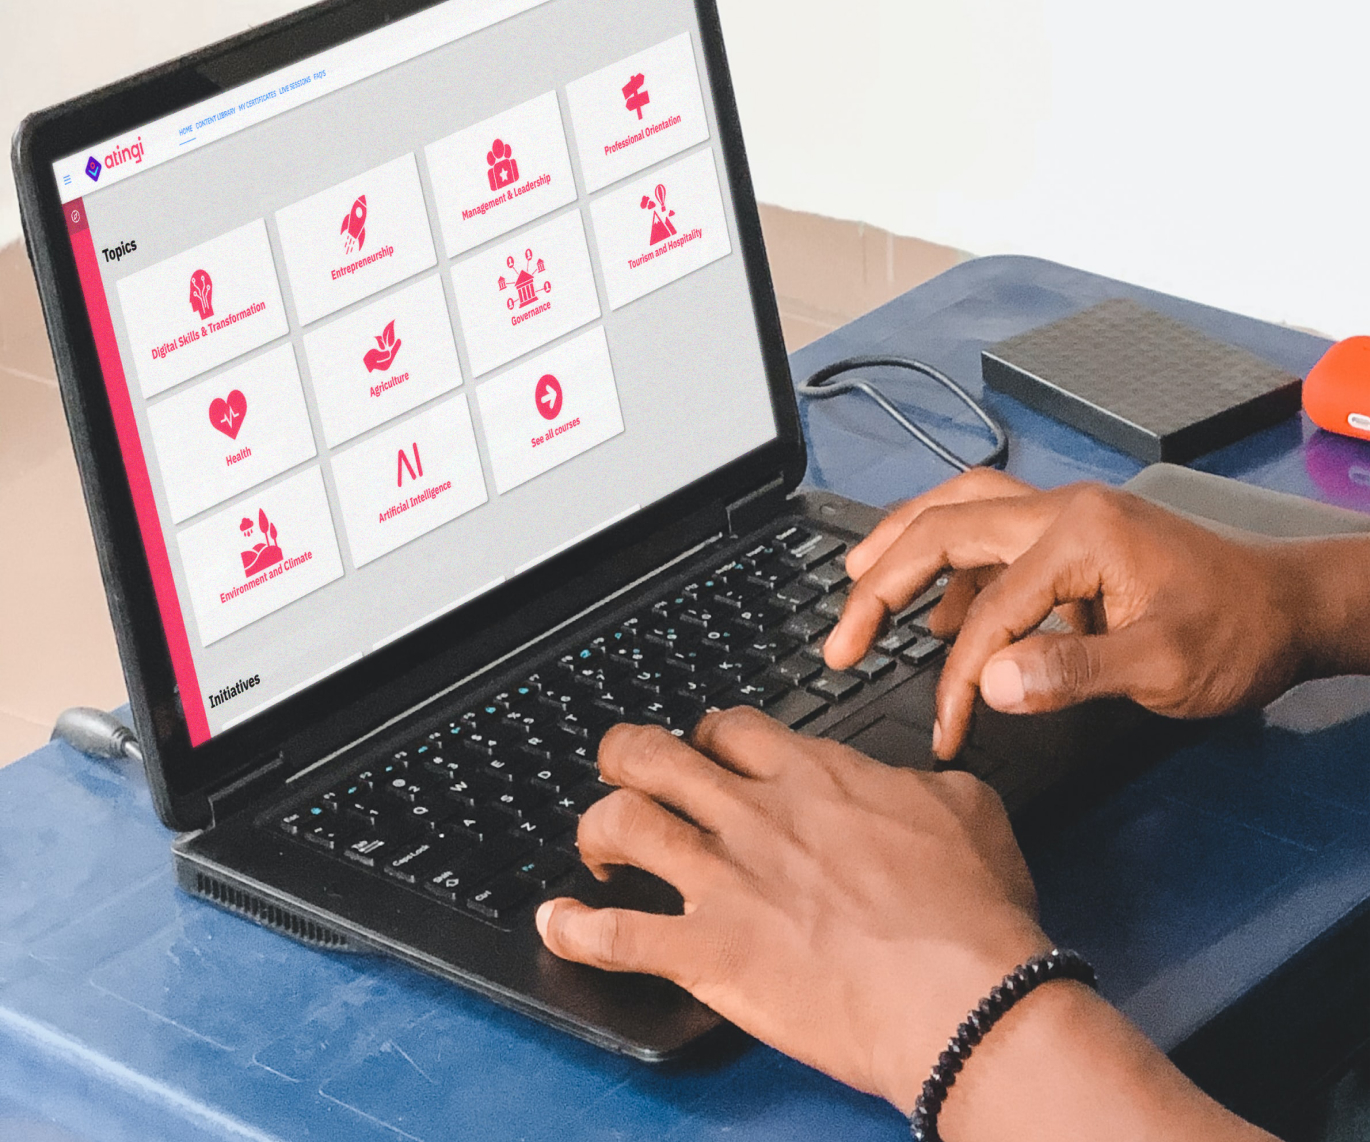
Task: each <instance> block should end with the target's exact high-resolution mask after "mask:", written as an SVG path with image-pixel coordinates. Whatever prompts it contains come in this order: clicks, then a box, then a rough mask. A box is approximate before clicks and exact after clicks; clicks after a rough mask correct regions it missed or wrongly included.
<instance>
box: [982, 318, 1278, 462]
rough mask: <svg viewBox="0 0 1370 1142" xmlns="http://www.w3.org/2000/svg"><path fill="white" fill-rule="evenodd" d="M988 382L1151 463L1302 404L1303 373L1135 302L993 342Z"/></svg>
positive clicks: (1218, 442) (1273, 419)
mask: <svg viewBox="0 0 1370 1142" xmlns="http://www.w3.org/2000/svg"><path fill="white" fill-rule="evenodd" d="M981 368H982V370H983V373H984V379H985V384H986V385H988V386H989V387H990V388H993V389H997V390H998V391H999V392H1002V393H1005V394H1007V395H1008V396H1011V397H1014V398H1015V399H1017V400H1020V401H1022V402H1023V403H1024V404H1026V405H1028V406H1029V407H1031V408H1034V409H1036V410H1037V411H1038V412H1043V413H1046V414H1047V415H1048V416H1052V417H1055V418H1056V419H1057V420H1060V421H1063V422H1064V423H1066V424H1068V425H1070V426H1071V427H1072V428H1078V429H1079V430H1080V431H1081V432H1087V433H1089V434H1090V435H1091V436H1094V437H1096V438H1098V439H1099V440H1101V441H1103V442H1104V443H1105V444H1109V445H1112V446H1113V447H1114V448H1118V449H1121V450H1122V451H1124V452H1126V453H1128V454H1129V455H1131V456H1135V457H1136V458H1137V459H1138V460H1142V461H1145V462H1147V463H1157V462H1159V461H1163V460H1164V461H1169V462H1171V463H1178V464H1182V463H1184V462H1185V461H1187V460H1192V459H1194V458H1195V457H1196V456H1202V455H1203V454H1204V453H1206V452H1212V451H1213V450H1214V449H1215V448H1221V447H1223V446H1224V445H1226V444H1231V443H1232V442H1233V441H1236V440H1240V439H1241V438H1242V437H1244V436H1249V435H1250V434H1251V433H1253V432H1257V431H1259V430H1260V429H1263V428H1268V427H1270V426H1271V425H1272V424H1276V423H1278V422H1279V421H1281V420H1284V419H1285V418H1286V417H1289V416H1293V415H1294V414H1295V413H1297V412H1298V411H1299V407H1300V387H1301V384H1302V382H1301V381H1300V380H1299V378H1298V377H1296V376H1293V375H1292V374H1290V373H1286V372H1285V371H1284V370H1282V369H1279V368H1276V367H1275V366H1274V365H1271V364H1269V363H1268V362H1266V361H1262V360H1261V359H1260V358H1259V357H1257V356H1255V355H1254V354H1252V353H1248V352H1247V351H1246V350H1245V349H1237V348H1235V347H1233V346H1231V345H1225V344H1223V342H1221V341H1215V340H1214V339H1213V338H1211V337H1208V336H1205V335H1204V334H1202V333H1200V332H1198V331H1197V330H1195V329H1191V328H1190V327H1189V326H1187V325H1183V324H1181V323H1180V322H1178V321H1174V320H1172V319H1171V318H1169V317H1164V316H1162V315H1161V314H1159V313H1156V312H1154V311H1153V310H1150V309H1147V308H1146V307H1145V306H1142V305H1138V304H1137V303H1136V302H1134V301H1126V300H1121V299H1120V300H1114V301H1105V302H1101V303H1100V304H1099V305H1095V306H1091V307H1090V308H1089V309H1086V310H1084V311H1083V312H1081V313H1077V314H1075V315H1074V316H1072V317H1067V318H1064V319H1062V320H1060V321H1056V322H1053V323H1052V324H1051V325H1046V326H1043V327H1042V328H1040V329H1034V330H1032V331H1031V332H1028V333H1023V334H1021V335H1019V336H1017V337H1011V338H1009V340H1007V341H1002V342H1000V343H999V344H998V345H993V346H991V347H990V348H988V349H986V350H985V351H984V352H983V354H982V355H981Z"/></svg>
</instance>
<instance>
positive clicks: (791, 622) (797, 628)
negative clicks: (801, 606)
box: [780, 611, 833, 642]
mask: <svg viewBox="0 0 1370 1142" xmlns="http://www.w3.org/2000/svg"><path fill="white" fill-rule="evenodd" d="M832 627H833V622H832V620H831V619H829V618H826V617H824V616H823V615H818V614H814V612H812V611H806V612H803V613H801V614H797V615H791V616H790V617H789V618H788V619H786V620H785V622H784V623H783V624H781V627H780V630H781V632H782V633H784V634H788V635H791V636H792V637H794V638H797V639H798V640H799V641H800V642H813V640H814V639H816V638H817V637H818V636H819V635H821V634H827V632H828V631H830V630H832Z"/></svg>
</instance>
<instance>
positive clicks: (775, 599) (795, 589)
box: [771, 583, 822, 614]
mask: <svg viewBox="0 0 1370 1142" xmlns="http://www.w3.org/2000/svg"><path fill="white" fill-rule="evenodd" d="M821 596H822V592H820V591H818V590H816V589H815V588H813V587H806V586H805V585H804V584H803V583H791V584H789V586H786V587H781V588H780V589H779V590H777V591H776V592H775V593H774V594H773V595H772V596H771V602H772V603H773V604H774V605H775V606H777V607H780V608H782V609H783V610H786V611H789V612H790V613H791V614H793V613H794V612H795V611H802V610H803V609H804V608H805V607H807V606H808V605H809V604H810V603H812V602H813V601H814V600H815V599H818V598H821Z"/></svg>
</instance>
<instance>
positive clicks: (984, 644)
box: [933, 532, 1101, 759]
mask: <svg viewBox="0 0 1370 1142" xmlns="http://www.w3.org/2000/svg"><path fill="white" fill-rule="evenodd" d="M1100 590H1101V586H1100V580H1099V572H1098V570H1097V568H1095V567H1094V566H1093V561H1092V560H1091V559H1090V557H1089V555H1088V554H1087V552H1086V551H1085V549H1084V548H1082V547H1081V546H1080V545H1079V543H1078V542H1077V540H1076V538H1075V537H1074V536H1073V535H1072V534H1071V533H1069V532H1066V533H1064V534H1062V533H1056V534H1054V535H1051V536H1047V537H1045V538H1044V539H1043V540H1042V542H1041V543H1038V544H1037V545H1036V546H1034V547H1032V548H1031V549H1030V550H1029V551H1027V552H1026V553H1025V554H1023V556H1022V557H1021V558H1019V559H1018V560H1017V561H1015V562H1014V563H1012V564H1011V565H1010V566H1008V567H1006V568H1004V571H1003V573H1002V574H1001V575H1000V576H999V577H998V578H997V579H996V580H995V581H994V582H993V583H991V584H990V585H989V586H988V587H986V588H985V589H984V590H983V591H981V592H980V595H979V597H978V598H977V599H976V600H975V602H974V604H973V605H972V606H971V608H970V612H969V613H968V614H967V616H966V621H965V623H964V624H963V625H962V627H961V633H960V634H959V635H958V636H957V639H956V642H955V644H954V645H953V646H952V648H951V652H950V653H949V654H948V655H947V661H946V664H945V665H944V666H943V668H942V677H941V679H940V681H939V682H938V686H937V722H936V725H935V727H934V733H933V749H934V751H935V752H936V753H937V755H938V756H939V757H942V758H944V759H949V758H952V757H955V756H956V754H957V752H958V751H959V750H960V748H961V746H962V744H963V743H964V741H965V736H966V732H967V730H968V729H969V727H970V717H971V711H972V709H973V708H974V705H975V696H976V694H977V693H978V692H979V687H980V676H981V674H982V673H983V672H984V669H985V665H986V663H988V662H989V660H990V659H991V658H992V657H994V656H995V655H997V654H998V653H999V652H1000V651H1002V650H1004V649H1005V648H1006V647H1007V646H1009V645H1010V644H1011V643H1014V642H1017V641H1018V640H1019V639H1021V638H1023V637H1024V636H1025V635H1027V634H1030V633H1032V632H1033V631H1034V630H1036V628H1037V627H1038V626H1039V625H1040V624H1041V623H1042V621H1043V620H1044V619H1046V617H1047V616H1048V615H1049V614H1051V612H1052V610H1053V609H1054V608H1055V607H1056V606H1057V605H1058V604H1060V603H1070V602H1076V601H1079V600H1082V599H1092V598H1095V597H1096V596H1098V595H1099V593H1100Z"/></svg>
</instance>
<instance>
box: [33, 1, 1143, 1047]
mask: <svg viewBox="0 0 1370 1142" xmlns="http://www.w3.org/2000/svg"><path fill="white" fill-rule="evenodd" d="M14 165H15V170H16V173H17V181H18V186H19V191H20V195H21V201H22V213H23V220H24V227H25V238H26V241H27V243H28V249H29V255H30V258H31V260H32V261H33V264H34V267H35V271H36V275H37V278H38V282H39V286H40V290H41V294H42V300H43V305H44V313H45V316H46V320H47V324H48V330H49V334H50V337H51V340H52V345H53V350H54V354H55V357H56V362H57V368H58V374H59V377H60V381H61V389H62V396H63V400H64V402H65V407H66V412H67V416H68V420H69V423H70V428H71V433H72V437H73V440H74V442H75V447H76V453H77V458H78V461H79V466H80V471H81V477H82V481H83V487H84V492H85V496H86V500H87V504H88V508H89V513H90V517H91V522H92V526H93V528H94V531H95V535H96V538H97V546H98V550H99V556H100V565H101V570H102V574H103V577H104V582H105V585H106V589H107V592H108V595H109V601H110V608H111V613H112V615H113V619H114V626H115V632H116V635H117V638H118V644H119V649H120V654H121V657H122V661H123V664H124V669H125V674H126V678H127V682H128V690H129V696H130V700H131V704H132V710H133V718H134V722H135V725H136V729H137V732H138V735H139V738H140V741H141V743H142V748H143V752H144V755H145V759H146V767H147V773H148V778H149V782H150V785H151V788H152V791H153V795H154V798H155V801H156V806H157V811H158V813H159V814H160V816H161V818H162V820H163V821H164V822H165V823H166V824H167V825H168V826H169V827H170V828H172V829H173V830H175V831H176V832H177V834H178V836H177V838H176V840H175V842H174V845H173V859H174V864H175V868H176V875H177V878H178V882H179V884H180V886H181V887H182V888H183V889H184V890H185V891H187V892H189V893H191V894H193V895H195V896H197V897H200V898H203V899H205V900H209V901H212V902H213V903H215V904H217V905H219V906H220V907H222V908H225V909H228V910H231V911H232V912H235V913H237V914H239V915H241V916H243V917H245V918H248V919H250V920H253V921H255V922H257V923H259V924H263V925H266V926H268V927H270V928H273V929H275V930H277V931H279V932H282V933H285V934H287V935H289V936H291V937H293V938H295V939H297V940H301V941H304V942H305V943H308V944H311V945H314V946H316V947H318V948H321V949H327V950H330V951H333V952H349V951H350V952H360V953H381V954H385V955H389V956H393V957H397V958H399V959H401V960H403V961H405V962H407V963H410V964H412V965H414V966H416V967H418V968H420V969H422V970H424V971H427V972H430V973H434V974H436V975H438V976H441V977H445V978H446V979H448V980H451V981H453V982H455V983H457V984H460V985H462V986H465V987H468V988H471V989H474V990H475V991H477V992H479V993H481V994H483V995H485V996H487V997H489V998H491V999H492V1000H494V1001H495V1002H497V1003H501V1004H504V1005H507V1006H509V1007H512V1008H515V1009H517V1010H519V1011H521V1012H524V1013H526V1014H527V1015H529V1016H531V1017H533V1018H535V1019H539V1020H542V1021H543V1022H545V1023H548V1024H551V1025H554V1026H556V1027H559V1028H562V1029H564V1030H566V1031H568V1032H570V1033H572V1034H574V1035H578V1036H580V1037H582V1038H584V1039H586V1040H589V1041H591V1042H593V1043H596V1044H599V1045H601V1046H603V1047H605V1048H608V1049H610V1050H614V1051H618V1052H622V1053H626V1054H629V1055H632V1056H635V1057H637V1058H640V1059H644V1060H648V1061H661V1060H664V1059H669V1058H672V1057H674V1056H677V1055H679V1054H681V1053H682V1052H684V1051H686V1050H688V1049H690V1048H691V1047H693V1046H694V1045H696V1044H698V1043H700V1042H701V1041H702V1040H704V1039H705V1038H706V1037H707V1036H708V1035H709V1034H710V1033H711V1032H713V1031H714V1030H715V1029H716V1028H718V1027H719V1025H720V1020H719V1018H718V1017H717V1016H716V1015H715V1014H714V1013H713V1012H711V1011H709V1010H708V1009H707V1008H705V1007H703V1006H702V1005H700V1004H699V1003H697V1002H696V1001H695V1000H694V999H692V998H691V997H690V996H689V995H687V994H686V993H685V992H683V991H682V990H680V989H678V988H676V987H675V986H674V985H671V984H669V983H666V982H663V981H660V980H655V979H647V978H642V977H636V976H611V975H609V974H606V973H601V972H598V971H595V970H593V969H589V968H585V967H581V966H578V965H573V964H568V963H564V962H562V961H560V960H558V959H556V958H555V957H553V956H551V955H550V954H549V953H547V952H546V951H545V950H544V949H543V947H542V945H541V942H540V941H539V939H538V937H537V934H536V932H535V930H534V927H533V923H532V916H533V912H534V910H535V908H536V906H537V904H538V903H539V902H540V901H542V900H543V899H547V898H548V897H550V896H552V895H562V894H572V895H578V896H580V897H581V898H583V899H586V900H588V901H590V902H591V903H604V902H615V903H618V904H622V905H624V906H629V907H640V908H647V909H656V910H660V911H671V910H673V909H678V908H679V907H680V898H679V896H678V895H677V894H675V893H674V891H673V890H672V889H670V887H669V886H667V885H665V884H663V883H662V882H660V881H656V880H654V879H653V878H651V877H649V876H646V875H637V874H634V873H631V872H625V873H624V875H622V876H621V877H617V878H615V879H614V881H612V882H611V883H610V884H608V885H599V884H597V883H596V882H595V881H594V880H593V878H590V877H589V876H588V874H587V873H586V872H585V870H584V868H583V866H581V865H580V863H579V861H578V860H577V857H576V851H575V829H576V823H577V820H578V817H579V815H580V814H581V813H583V812H584V810H585V809H586V808H587V807H588V806H589V805H591V804H593V803H594V802H595V801H596V800H598V799H599V798H600V797H602V796H604V795H605V794H606V793H607V792H608V789H607V787H606V786H604V785H603V784H602V783H600V782H599V781H598V778H597V772H596V768H595V757H596V749H597V745H598V742H599V739H600V738H601V737H602V736H603V733H604V732H605V730H606V729H607V728H608V727H609V726H611V725H613V724H614V723H615V722H618V721H637V722H652V723H656V724H660V725H662V726H665V727H668V728H669V729H670V730H671V731H672V732H675V733H677V734H681V735H684V734H687V733H688V732H689V730H690V728H691V727H692V726H693V724H694V723H695V722H696V721H697V720H698V719H699V717H700V716H701V715H702V714H703V712H704V711H705V710H706V709H708V708H711V707H726V706H731V705H743V704H745V705H751V706H755V707H759V708H760V709H762V710H764V711H766V712H767V713H769V714H770V715H772V716H773V717H775V718H777V719H779V720H780V721H781V722H783V723H785V724H786V725H789V726H791V727H794V728H795V729H797V730H800V731H801V732H804V733H810V734H821V735H827V736H830V737H833V738H836V739H839V740H843V741H848V742H851V743H852V744H853V745H855V746H856V747H857V748H860V749H862V750H864V751H865V752H867V753H869V754H871V755H873V756H875V757H877V758H880V759H882V760H884V761H887V762H889V763H891V764H898V765H911V766H919V767H924V768H931V767H933V766H934V764H935V763H934V760H933V758H932V755H931V752H930V746H929V738H930V727H931V725H932V713H933V694H934V691H935V685H936V675H937V666H938V663H939V662H940V661H941V657H942V649H943V648H942V646H941V644H940V643H939V642H938V641H937V640H936V639H935V638H933V637H932V636H931V635H930V634H929V633H928V632H927V630H926V629H925V628H924V627H923V626H921V625H920V619H921V616H923V615H924V613H925V612H926V610H927V609H928V608H929V607H930V606H932V605H933V603H934V602H935V601H936V598H937V597H938V595H939V591H940V587H935V588H934V589H933V590H931V591H930V592H929V593H928V594H927V595H925V596H924V597H923V598H922V599H920V600H917V601H916V602H915V603H914V604H913V605H912V606H910V607H909V608H908V609H907V610H906V611H905V612H904V613H903V614H901V615H899V616H896V617H895V619H894V622H893V623H892V625H891V627H890V630H889V633H888V634H887V635H886V636H885V637H884V638H883V639H882V640H881V642H880V644H879V646H878V647H877V648H876V650H874V651H873V652H872V653H871V654H870V655H869V656H868V657H867V658H866V659H865V660H864V661H863V662H862V663H860V664H859V665H858V666H857V667H856V668H855V669H854V670H852V671H848V672H840V673H839V672H835V671H832V670H829V669H828V668H827V667H826V666H825V665H824V664H823V662H822V660H821V655H820V653H819V651H818V647H819V646H820V645H821V642H822V639H823V636H824V634H825V633H826V632H827V630H829V629H830V628H831V626H832V625H833V622H834V620H835V619H836V618H837V616H838V615H839V614H840V612H841V609H842V606H843V603H844V600H845V597H846V595H845V591H846V587H847V578H846V574H845V570H844V563H843V557H844V553H845V552H846V550H847V549H848V548H849V547H850V545H851V544H853V543H854V542H856V541H857V540H858V539H859V538H860V536H861V535H862V534H864V533H865V532H866V531H867V530H868V529H869V528H870V527H871V526H872V525H873V524H874V523H875V522H876V521H877V519H878V518H879V513H878V512H875V511H874V510H872V509H870V508H867V507H864V506H862V505H859V504H855V503H852V502H850V501H846V500H842V499H840V498H838V497H834V496H830V495H822V494H815V493H801V492H799V491H797V488H798V485H799V483H800V480H801V477H802V476H803V474H804V470H805V450H804V443H803V438H802V435H801V431H800V423H799V417H798V413H797V408H796V403H795V397H794V393H793V389H792V383H791V378H790V374H789V370H788V364H787V359H786V355H785V351H784V347H783V342H782V338H781V329H780V322H779V318H778V314H777V309H776V303H775V298H774V295H773V290H772V286H771V281H770V277H769V273H768V270H767V263H766V257H765V252H764V248H763V245H762V237H761V229H760V224H759V221H758V216H757V209H756V204H755V201H754V197H753V193H752V188H751V184H750V181H749V176H748V172H747V164H746V157H745V154H744V150H743V144H742V138H741V133H740V130H739V125H738V116H737V109H736V106H735V103H734V98H733V92H732V88H731V86H730V82H729V77H728V69H727V64H726V61H725V57H724V49H723V42H722V38H721V34H720V29H719V18H718V13H717V11H716V9H715V5H714V3H713V2H712V0H649V2H647V3H644V2H643V0H631V2H630V0H444V2H441V3H420V2H415V0H387V2H361V0H358V2H346V3H345V2H330V3H325V4H321V5H318V6H316V7H313V8H309V9H307V10H305V11H302V12H300V13H297V14H295V15H292V16H289V17H287V18H285V19H282V20H279V21H276V22H275V23H272V24H269V25H266V26H264V27H261V28H258V29H255V30H253V31H251V32H249V33H247V34H245V35H243V36H240V37H238V38H236V39H233V40H230V41H227V42H225V43H222V44H219V45H217V46H214V47H211V48H208V49H206V50H204V51H201V52H198V53H196V54H194V55H191V56H187V57H185V58H183V59H180V60H177V61H175V62H172V63H170V64H167V65H165V66H163V67H160V68H157V69H155V70H153V71H150V72H147V73H144V74H142V75H139V76H136V77H134V78H132V79H129V80H127V81H125V82H122V83H120V84H117V85H115V86H113V87H110V88H106V89H103V90H101V91H98V92H95V93H93V94H90V95H87V96H85V97H83V98H80V99H77V100H75V101H73V102H70V103H66V104H63V105H62V106H59V107H56V108H53V109H51V110H48V111H44V112H41V113H39V114H36V115H34V116H32V117H30V118H29V119H27V120H26V121H25V122H24V123H23V124H22V126H21V127H20V129H19V131H18V133H17V135H16V137H15V142H14ZM1116 713H1117V711H1116V708H1114V707H1094V708H1091V709H1089V710H1086V711H1083V712H1076V713H1075V714H1072V715H1070V716H1069V717H1063V718H1057V719H1052V718H1041V719H1032V720H1030V721H1018V722H1014V721H1012V720H1008V719H1000V720H998V721H996V720H995V719H994V718H992V717H989V716H988V714H987V713H986V714H985V715H984V716H983V717H982V718H981V721H980V723H979V724H978V726H977V736H976V738H975V739H974V741H973V742H972V745H971V748H969V749H968V750H967V751H966V753H965V754H964V755H963V757H962V758H961V759H960V762H959V764H962V765H965V766H966V767H968V768H971V769H972V770H973V771H974V772H976V773H977V774H979V775H980V776H982V777H985V778H986V779H987V780H989V781H990V782H991V783H993V784H995V786H996V787H997V788H998V789H999V790H1000V791H1001V793H1002V794H1003V795H1004V796H1005V799H1006V800H1007V802H1008V803H1009V805H1010V807H1011V808H1014V809H1018V808H1020V807H1023V806H1026V805H1028V804H1029V803H1030V802H1031V801H1032V800H1033V799H1034V797H1036V796H1037V795H1038V794H1040V793H1041V792H1042V791H1043V790H1044V789H1046V788H1048V787H1050V786H1052V785H1053V784H1054V783H1056V782H1058V781H1059V779H1060V778H1061V777H1062V776H1063V775H1064V774H1065V773H1066V772H1068V771H1070V769H1071V768H1072V767H1073V766H1075V765H1076V764H1077V762H1078V761H1079V760H1080V758H1081V757H1082V756H1083V757H1086V758H1087V757H1088V756H1089V755H1088V754H1087V753H1086V754H1084V755H1082V754H1081V752H1080V751H1079V750H1072V749H1071V748H1069V746H1070V744H1071V743H1073V742H1078V741H1080V740H1088V741H1090V742H1092V743H1094V744H1095V745H1096V746H1097V743H1099V742H1100V741H1102V740H1106V739H1107V738H1108V737H1109V736H1110V735H1114V734H1116V733H1118V732H1120V730H1122V729H1125V728H1126V725H1127V724H1128V723H1127V719H1126V718H1119V717H1117V716H1116ZM1081 719H1083V721H1084V722H1085V723H1087V724H1086V725H1085V726H1084V727H1083V728H1082V727H1081V724H1080V720H1081ZM1082 733H1083V734H1084V737H1081V734H1082Z"/></svg>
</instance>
